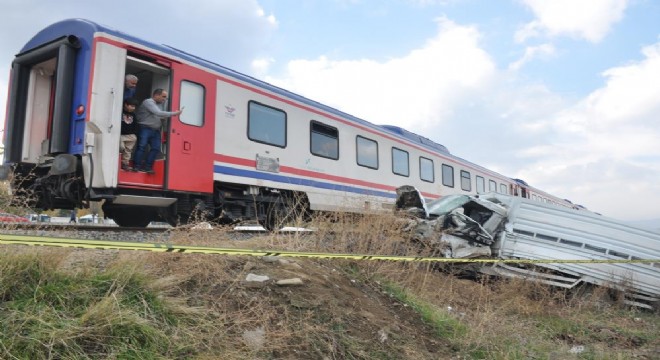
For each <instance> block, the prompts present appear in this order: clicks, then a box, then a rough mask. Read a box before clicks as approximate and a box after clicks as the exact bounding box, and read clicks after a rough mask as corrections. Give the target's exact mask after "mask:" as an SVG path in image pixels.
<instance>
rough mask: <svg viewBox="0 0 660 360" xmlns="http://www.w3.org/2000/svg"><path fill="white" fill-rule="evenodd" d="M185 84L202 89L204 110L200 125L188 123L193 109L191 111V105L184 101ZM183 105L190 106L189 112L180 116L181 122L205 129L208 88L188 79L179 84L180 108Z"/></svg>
mask: <svg viewBox="0 0 660 360" xmlns="http://www.w3.org/2000/svg"><path fill="white" fill-rule="evenodd" d="M184 83H186V84H191V85H196V86H197V87H199V88H201V89H202V108H201V110H202V114H201V116H202V117H201V119H200V121H201V123H200V124H197V123H192V122H188V121H186V117H187V116H189V115H188V114H190V112H191V109H190V104H187V103H186V102H184V101H183V94H184ZM182 105H183V106H185V105H188V111H186V112H185V113H182V114H181V115H179V121H180V122H181V123H182V124H184V125H188V126H195V127H203V126H204V123H205V121H206V120H205V119H206V87H205V86H204V85H202V84H200V83H198V82H194V81H191V80H187V79H182V80H181V82H180V83H179V107H181V106H182Z"/></svg>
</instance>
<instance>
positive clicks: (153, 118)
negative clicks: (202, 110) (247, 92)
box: [134, 89, 183, 174]
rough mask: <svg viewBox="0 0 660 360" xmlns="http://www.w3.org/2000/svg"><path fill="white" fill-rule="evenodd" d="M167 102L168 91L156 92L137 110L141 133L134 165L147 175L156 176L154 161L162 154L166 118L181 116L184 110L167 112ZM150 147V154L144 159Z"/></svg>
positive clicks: (159, 90)
mask: <svg viewBox="0 0 660 360" xmlns="http://www.w3.org/2000/svg"><path fill="white" fill-rule="evenodd" d="M165 101H167V91H165V90H163V89H156V90H154V92H153V94H152V96H151V98H149V99H146V100H144V101H143V102H142V105H140V107H139V108H138V110H137V113H136V116H137V121H138V125H140V131H139V134H138V148H137V151H136V152H135V159H134V165H135V167H136V170H137V171H139V172H144V173H147V174H154V173H155V171H154V168H153V167H154V161H156V156H158V153H159V152H160V144H161V137H160V132H161V128H162V126H163V121H164V120H165V118H167V117H170V116H177V115H179V114H181V112H182V111H183V109H181V110H176V111H165V110H163V106H164V104H165ZM147 144H148V145H149V147H150V149H149V153H148V154H147V156H146V160H145V159H144V156H145V152H146V149H147Z"/></svg>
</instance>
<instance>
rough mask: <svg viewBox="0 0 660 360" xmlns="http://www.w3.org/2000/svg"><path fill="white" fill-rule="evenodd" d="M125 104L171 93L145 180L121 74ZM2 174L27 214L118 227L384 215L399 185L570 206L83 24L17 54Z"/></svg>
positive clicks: (386, 131)
mask: <svg viewBox="0 0 660 360" xmlns="http://www.w3.org/2000/svg"><path fill="white" fill-rule="evenodd" d="M127 74H133V75H136V76H137V77H138V78H139V83H138V85H137V90H136V94H135V97H136V98H137V99H138V100H140V101H142V100H144V99H147V98H149V97H151V95H152V92H153V91H154V90H155V89H165V90H167V91H169V95H170V96H169V102H168V103H167V104H166V105H167V106H168V108H170V109H179V108H185V111H184V112H183V113H182V114H181V115H180V116H174V117H171V118H169V119H167V121H165V123H164V126H163V129H162V134H163V135H162V139H163V140H162V144H161V148H160V149H159V150H160V156H159V157H158V158H157V159H156V161H155V163H154V168H153V170H154V171H153V172H154V173H153V174H151V173H142V172H131V171H124V169H122V167H121V159H120V154H119V141H120V115H121V111H122V99H123V98H122V97H123V89H124V79H125V76H126V75H127ZM6 114H7V116H6V121H5V131H4V144H5V153H4V161H3V164H2V171H1V173H2V176H3V177H4V178H9V179H11V183H12V189H13V191H14V193H15V194H17V195H19V196H21V197H23V198H24V199H27V200H25V201H27V202H28V203H29V204H30V206H32V207H35V208H39V209H43V210H49V209H74V208H85V207H89V206H90V204H93V203H95V202H96V203H99V204H102V205H101V206H102V209H103V213H104V215H105V216H106V217H108V218H112V219H113V220H114V221H115V222H116V223H117V224H118V225H120V226H125V227H144V226H147V225H148V224H149V223H150V222H152V221H164V222H167V223H169V224H171V225H178V224H184V223H187V222H190V221H191V220H192V219H198V218H200V217H202V218H204V219H214V220H216V221H221V222H226V223H232V222H238V221H241V220H256V221H259V223H260V224H262V225H263V226H264V227H266V228H267V229H275V228H277V227H278V226H280V225H281V219H283V218H286V217H287V214H294V213H295V214H311V213H315V212H337V211H341V212H350V213H365V212H373V211H388V210H392V209H393V208H394V202H395V200H396V188H397V187H399V186H401V185H404V184H406V185H412V186H415V187H416V188H417V189H419V190H420V192H421V194H422V195H423V196H424V197H425V198H426V199H428V200H432V199H437V198H439V197H442V196H445V195H449V194H470V195H474V194H479V193H485V192H498V193H501V194H508V195H513V196H519V197H523V198H529V199H533V200H537V201H541V202H545V203H551V204H555V205H558V206H564V207H571V208H577V205H575V204H573V203H571V202H570V201H568V200H566V199H561V198H559V197H557V196H554V195H551V194H549V193H547V192H544V191H542V190H540V189H537V188H534V187H532V186H530V185H529V184H527V183H526V182H525V181H523V180H520V179H512V178H510V177H507V176H504V175H502V174H499V173H497V172H495V171H492V170H489V169H486V168H485V167H482V166H479V165H477V164H474V163H472V162H470V161H467V160H465V159H462V158H460V157H458V156H455V155H453V154H452V153H450V151H449V150H448V149H447V148H446V147H445V146H443V145H442V144H439V143H437V142H435V141H432V140H430V139H429V138H427V137H425V136H422V135H419V134H415V133H413V132H411V131H408V130H406V129H404V128H401V127H398V126H391V125H376V124H375V123H373V122H370V121H367V120H364V119H360V118H358V117H355V116H352V115H349V114H347V113H345V112H342V111H340V110H338V109H336V108H333V107H331V106H327V105H324V104H321V103H319V102H316V101H313V100H311V99H308V98H306V97H304V96H301V95H298V94H295V93H293V92H290V91H287V90H285V89H282V88H280V87H277V86H274V85H272V84H269V83H267V82H264V81H261V80H259V79H256V78H254V77H251V76H248V75H245V74H242V73H240V72H237V71H234V70H232V69H229V68H227V67H224V66H221V65H219V64H217V63H214V62H212V61H209V60H205V59H202V58H200V57H198V56H195V55H193V54H190V53H187V52H185V51H182V50H179V49H176V48H174V47H171V46H167V45H159V44H156V43H153V42H149V41H146V40H143V39H140V38H138V37H135V36H132V35H129V34H126V33H124V32H121V31H119V30H115V29H112V28H110V27H107V26H103V25H100V24H97V23H94V22H92V21H88V20H85V19H68V20H63V21H60V22H57V23H54V24H52V25H50V26H48V27H46V28H44V29H43V30H41V31H39V32H38V33H37V34H36V35H35V36H34V37H33V38H32V39H30V40H29V41H28V42H27V44H25V46H24V47H23V48H22V49H20V51H19V53H18V54H17V55H16V56H15V58H14V60H13V62H12V67H11V76H10V81H9V91H8V99H7V111H6Z"/></svg>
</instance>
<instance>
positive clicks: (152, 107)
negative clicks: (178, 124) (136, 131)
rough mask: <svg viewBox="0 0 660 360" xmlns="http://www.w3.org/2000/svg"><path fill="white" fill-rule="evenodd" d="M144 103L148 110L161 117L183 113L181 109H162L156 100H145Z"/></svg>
mask: <svg viewBox="0 0 660 360" xmlns="http://www.w3.org/2000/svg"><path fill="white" fill-rule="evenodd" d="M143 105H144V106H145V107H146V108H147V110H148V111H149V112H150V113H152V114H154V115H156V116H159V117H168V116H175V115H179V114H181V110H177V111H163V110H161V109H160V108H159V107H158V105H156V102H154V101H145V102H144V103H143Z"/></svg>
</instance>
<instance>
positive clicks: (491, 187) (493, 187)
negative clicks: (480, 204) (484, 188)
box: [488, 180, 497, 192]
mask: <svg viewBox="0 0 660 360" xmlns="http://www.w3.org/2000/svg"><path fill="white" fill-rule="evenodd" d="M488 191H490V192H497V183H495V181H493V180H488Z"/></svg>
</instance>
